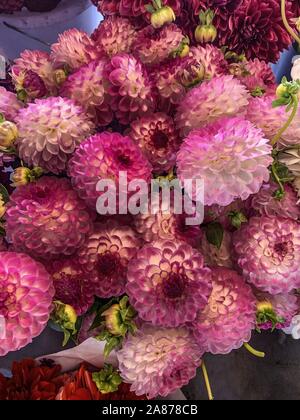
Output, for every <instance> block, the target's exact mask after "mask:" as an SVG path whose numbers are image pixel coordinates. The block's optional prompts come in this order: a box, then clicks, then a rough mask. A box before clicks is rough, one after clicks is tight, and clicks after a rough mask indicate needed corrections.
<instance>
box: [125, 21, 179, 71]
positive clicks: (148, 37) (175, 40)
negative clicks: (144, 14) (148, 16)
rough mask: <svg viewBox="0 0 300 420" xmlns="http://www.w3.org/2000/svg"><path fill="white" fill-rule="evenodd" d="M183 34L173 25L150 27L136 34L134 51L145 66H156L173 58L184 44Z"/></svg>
mask: <svg viewBox="0 0 300 420" xmlns="http://www.w3.org/2000/svg"><path fill="white" fill-rule="evenodd" d="M184 38H185V36H184V34H183V33H182V31H181V29H180V28H178V26H176V25H175V24H174V23H171V24H170V25H166V26H163V27H162V28H160V29H154V28H153V26H152V25H149V26H147V27H146V28H144V29H142V30H140V31H139V32H138V33H137V36H136V40H135V43H134V47H133V49H134V51H135V53H136V55H137V56H138V57H139V59H140V60H141V61H142V62H143V63H144V64H146V65H156V64H160V63H162V62H164V61H167V60H170V59H172V58H174V55H176V53H177V52H179V51H180V48H181V46H182V43H183V42H184Z"/></svg>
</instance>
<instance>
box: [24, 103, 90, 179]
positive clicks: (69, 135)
mask: <svg viewBox="0 0 300 420" xmlns="http://www.w3.org/2000/svg"><path fill="white" fill-rule="evenodd" d="M16 122H17V126H18V129H19V137H18V139H17V142H16V145H17V148H18V151H19V156H20V158H21V159H22V160H24V162H26V163H27V164H28V165H30V166H40V167H41V168H43V169H44V170H45V171H49V172H53V173H54V174H59V173H61V172H63V171H64V170H65V169H66V165H67V162H68V160H69V158H70V157H71V155H72V154H73V153H74V151H75V148H76V146H78V145H79V144H80V142H81V141H82V140H84V139H85V138H87V137H88V136H90V135H91V134H92V132H93V130H94V125H93V123H92V122H91V121H90V120H89V119H88V117H87V116H86V114H85V113H84V111H83V109H82V108H81V107H80V106H77V105H76V104H75V103H74V102H73V101H71V100H69V99H65V98H61V97H51V98H47V99H37V100H36V101H35V102H34V103H31V104H29V106H28V107H27V108H23V109H22V110H21V111H20V112H19V114H18V116H17V118H16Z"/></svg>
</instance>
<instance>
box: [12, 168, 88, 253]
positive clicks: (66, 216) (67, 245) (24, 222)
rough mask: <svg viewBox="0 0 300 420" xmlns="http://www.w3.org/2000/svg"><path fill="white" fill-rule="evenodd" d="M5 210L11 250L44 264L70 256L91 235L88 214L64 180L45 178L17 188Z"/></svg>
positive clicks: (83, 204)
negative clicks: (47, 261) (39, 260)
mask: <svg viewBox="0 0 300 420" xmlns="http://www.w3.org/2000/svg"><path fill="white" fill-rule="evenodd" d="M7 207H8V209H7V212H6V232H7V235H8V237H9V238H10V240H11V241H12V244H13V247H14V248H15V249H16V250H18V251H22V252H26V253H28V254H30V255H32V256H36V257H39V258H42V259H45V260H47V259H49V258H50V257H52V258H54V257H57V256H61V255H71V254H73V253H74V252H75V251H76V250H77V248H79V247H80V246H82V245H83V243H84V242H85V239H86V238H87V236H88V235H89V234H90V233H91V231H92V220H91V214H90V213H89V212H88V211H87V209H86V206H85V203H84V202H83V201H81V200H80V199H79V198H78V196H77V194H76V192H75V191H74V190H73V189H72V187H71V184H70V182H69V181H68V180H67V179H62V178H56V177H46V176H45V177H42V178H40V179H39V180H38V181H36V182H33V183H30V184H28V185H25V186H23V187H19V188H17V189H16V190H15V191H14V192H13V193H12V194H11V196H10V201H9V204H8V206H7Z"/></svg>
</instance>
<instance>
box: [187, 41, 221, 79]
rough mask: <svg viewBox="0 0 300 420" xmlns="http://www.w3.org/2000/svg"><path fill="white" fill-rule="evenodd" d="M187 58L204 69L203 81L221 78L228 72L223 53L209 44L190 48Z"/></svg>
mask: <svg viewBox="0 0 300 420" xmlns="http://www.w3.org/2000/svg"><path fill="white" fill-rule="evenodd" d="M189 57H190V58H192V59H194V60H196V61H197V62H199V63H201V64H202V65H203V66H204V68H205V79H212V78H214V77H219V76H223V75H224V74H225V73H226V72H227V70H228V63H227V61H226V60H225V57H224V53H223V52H222V51H221V50H220V49H219V48H217V47H215V46H214V45H211V44H207V45H201V46H197V47H192V48H191V50H190V54H189Z"/></svg>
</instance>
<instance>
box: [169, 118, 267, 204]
mask: <svg viewBox="0 0 300 420" xmlns="http://www.w3.org/2000/svg"><path fill="white" fill-rule="evenodd" d="M271 150H272V148H271V146H270V145H269V144H268V141H267V139H265V138H264V137H263V133H262V131H261V130H259V129H257V128H255V127H254V126H253V124H251V123H250V122H249V121H246V120H244V119H243V118H239V117H237V118H223V119H220V120H218V121H216V122H214V123H212V124H209V125H207V126H206V127H204V128H201V129H199V130H194V131H192V132H191V133H190V134H189V136H188V137H187V138H186V139H185V140H184V142H183V144H182V145H181V148H180V151H179V153H178V155H177V169H178V170H177V174H178V177H179V179H180V180H181V181H183V180H184V179H194V180H196V179H200V180H201V179H202V180H203V181H204V204H205V205H208V206H210V205H212V204H219V205H220V206H227V205H228V204H230V203H232V202H233V201H234V200H235V199H237V198H241V199H242V200H246V199H247V198H248V197H249V196H250V195H251V194H255V193H257V192H258V191H259V189H260V187H261V185H262V183H263V182H264V181H265V182H266V181H268V179H269V170H268V166H269V165H270V164H271V162H272V157H271ZM194 198H195V197H194Z"/></svg>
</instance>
